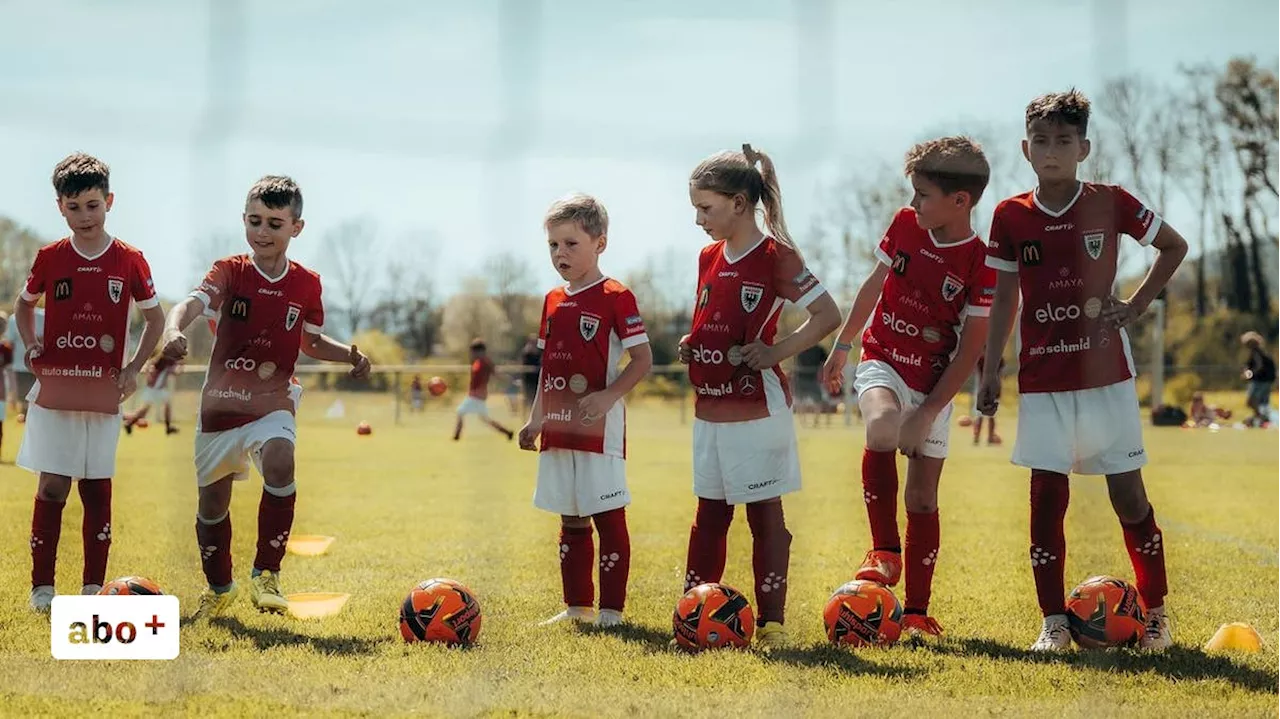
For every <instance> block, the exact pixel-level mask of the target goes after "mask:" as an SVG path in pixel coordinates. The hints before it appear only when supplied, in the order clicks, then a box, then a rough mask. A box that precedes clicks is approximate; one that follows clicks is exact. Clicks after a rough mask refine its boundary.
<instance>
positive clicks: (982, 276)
mask: <svg viewBox="0 0 1280 719" xmlns="http://www.w3.org/2000/svg"><path fill="white" fill-rule="evenodd" d="M968 287H969V295H968V297H966V298H965V304H964V313H965V314H966V315H968V316H970V317H986V316H988V315H990V314H991V301H992V300H993V299H995V296H996V271H995V269H994V268H992V267H988V266H986V264H978V265H977V266H976V267H974V272H973V275H972V276H971V277H970V278H969V284H968Z"/></svg>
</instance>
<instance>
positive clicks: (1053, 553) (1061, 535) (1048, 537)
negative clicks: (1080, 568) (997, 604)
mask: <svg viewBox="0 0 1280 719" xmlns="http://www.w3.org/2000/svg"><path fill="white" fill-rule="evenodd" d="M1070 498H1071V487H1070V484H1069V483H1068V481H1067V476H1066V475H1065V474H1058V473H1056V472H1046V471H1043V470H1038V469H1036V470H1032V471H1031V573H1032V575H1033V576H1034V577H1035V580H1036V598H1037V599H1038V600H1039V601H1040V611H1041V613H1043V614H1044V616H1046V617H1047V616H1049V615H1050V614H1065V613H1066V612H1067V608H1066V590H1065V588H1064V587H1063V570H1064V567H1065V565H1066V561H1067V536H1066V533H1065V531H1064V530H1063V528H1062V520H1063V519H1064V518H1065V517H1066V516H1067V503H1068V502H1069V501H1070Z"/></svg>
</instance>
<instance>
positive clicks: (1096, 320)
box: [978, 90, 1187, 651]
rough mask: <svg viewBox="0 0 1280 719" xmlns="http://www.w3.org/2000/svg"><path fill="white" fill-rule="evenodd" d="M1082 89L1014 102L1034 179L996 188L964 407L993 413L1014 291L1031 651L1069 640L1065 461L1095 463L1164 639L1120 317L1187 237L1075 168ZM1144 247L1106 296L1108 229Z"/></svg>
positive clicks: (1145, 639)
mask: <svg viewBox="0 0 1280 719" xmlns="http://www.w3.org/2000/svg"><path fill="white" fill-rule="evenodd" d="M1088 125H1089V101H1088V100H1087V99H1085V97H1084V95H1082V94H1081V93H1079V92H1078V91H1076V90H1070V91H1068V92H1061V93H1052V94H1048V95H1042V96H1040V97H1038V98H1036V99H1035V100H1032V101H1031V104H1029V105H1027V111H1026V138H1025V139H1024V140H1023V141H1022V154H1023V156H1024V157H1026V159H1027V161H1028V162H1029V163H1031V168H1032V169H1033V170H1034V171H1035V173H1036V177H1037V178H1038V180H1039V185H1038V186H1037V187H1036V189H1034V190H1032V191H1030V192H1024V193H1022V194H1020V195H1015V196H1014V197H1010V198H1008V199H1006V200H1004V201H1002V202H1001V203H1000V204H999V205H998V206H997V207H996V210H995V215H994V217H993V218H992V222H991V244H990V247H989V248H988V255H987V264H988V265H990V266H991V267H993V268H995V269H996V270H998V271H999V272H998V278H997V282H996V295H995V301H994V303H993V304H992V308H991V333H990V336H989V337H988V340H987V349H986V367H985V374H984V376H983V378H982V388H981V390H980V391H979V396H978V409H979V411H981V412H982V413H983V414H986V415H994V414H995V411H996V408H997V402H996V398H997V397H998V396H999V387H1000V378H999V377H998V376H997V373H996V368H997V367H999V363H1000V356H1001V355H1002V354H1003V353H1004V346H1005V342H1006V341H1007V340H1008V338H1009V332H1010V330H1011V329H1012V325H1013V318H1014V312H1015V311H1016V310H1017V308H1018V294H1019V290H1021V295H1022V305H1023V311H1022V321H1021V331H1022V335H1021V350H1020V354H1019V364H1020V366H1019V370H1018V389H1019V393H1020V394H1019V398H1018V436H1017V440H1016V441H1015V442H1014V447H1013V463H1014V464H1017V465H1020V466H1023V467H1027V468H1028V469H1030V470H1031V570H1032V574H1033V576H1034V577H1035V584H1036V595H1037V597H1038V598H1039V602H1040V611H1041V612H1042V613H1043V614H1044V625H1043V627H1042V628H1041V631H1040V636H1039V638H1038V639H1036V641H1035V643H1034V644H1033V645H1032V646H1031V649H1032V651H1055V650H1062V649H1066V648H1068V647H1069V646H1070V644H1071V637H1070V635H1069V634H1068V630H1067V616H1066V609H1065V604H1064V601H1063V594H1064V588H1063V565H1064V563H1065V561H1066V554H1067V544H1066V537H1065V535H1064V533H1063V527H1062V520H1063V517H1064V515H1065V514H1066V511H1067V500H1068V497H1069V496H1070V493H1069V487H1068V481H1067V475H1068V474H1069V473H1071V472H1076V473H1078V474H1094V475H1097V474H1103V475H1106V477H1107V490H1108V492H1109V493H1110V495H1111V506H1112V507H1113V508H1114V509H1115V512H1116V515H1117V516H1118V517H1119V518H1120V525H1121V527H1122V528H1123V529H1124V544H1125V548H1126V549H1127V550H1128V552H1129V559H1130V561H1131V562H1132V564H1133V571H1134V574H1135V575H1136V577H1137V586H1138V591H1139V593H1141V595H1142V598H1143V599H1144V600H1145V602H1146V604H1147V608H1148V610H1149V614H1148V617H1147V619H1148V622H1147V627H1146V631H1145V632H1144V634H1143V636H1142V638H1141V640H1140V645H1141V646H1142V647H1143V648H1144V649H1164V648H1166V647H1168V646H1170V645H1171V644H1172V642H1173V638H1172V635H1171V634H1170V630H1169V620H1168V618H1167V617H1166V615H1165V609H1164V597H1165V591H1166V586H1165V565H1164V547H1165V545H1167V542H1165V541H1164V535H1163V533H1162V532H1161V531H1160V527H1158V526H1157V525H1156V517H1155V511H1154V510H1153V509H1152V507H1151V503H1150V502H1149V501H1147V491H1146V487H1145V486H1144V485H1143V482H1142V471H1141V467H1142V466H1143V465H1145V464H1146V463H1147V454H1146V450H1145V448H1144V447H1143V443H1142V422H1141V420H1140V418H1139V416H1138V394H1137V390H1136V389H1135V387H1134V380H1133V377H1134V369H1133V357H1132V356H1131V355H1130V352H1129V337H1128V335H1127V334H1126V333H1125V329H1124V328H1125V326H1126V325H1128V324H1129V323H1131V322H1133V320H1134V319H1136V318H1137V317H1138V316H1140V315H1141V314H1142V313H1143V312H1144V311H1145V310H1146V309H1147V305H1149V304H1150V303H1151V300H1153V299H1154V298H1155V297H1156V295H1157V294H1158V293H1159V292H1160V290H1161V289H1163V288H1164V286H1165V284H1166V283H1167V282H1168V281H1169V277H1170V276H1172V275H1173V272H1174V270H1176V269H1177V268H1178V265H1179V264H1180V263H1181V262H1182V258H1183V257H1184V256H1185V255H1186V253H1187V243H1186V241H1185V240H1183V239H1182V236H1181V235H1179V234H1178V233H1177V232H1176V231H1174V229H1173V228H1172V227H1170V226H1169V225H1167V224H1165V223H1163V222H1162V221H1161V220H1160V217H1159V216H1157V215H1156V214H1155V212H1153V211H1152V210H1151V209H1149V208H1147V207H1145V206H1144V205H1143V204H1142V203H1141V202H1139V201H1138V200H1137V199H1135V198H1134V197H1133V195H1131V194H1129V193H1128V192H1126V191H1125V190H1124V189H1123V188H1121V187H1119V186H1116V185H1096V184H1093V183H1088V182H1080V181H1079V180H1077V179H1076V169H1077V166H1078V165H1079V164H1080V163H1081V162H1082V161H1084V159H1085V158H1086V157H1088V156H1089V140H1088V139H1087V134H1086V133H1087V130H1088ZM1122 234H1124V235H1129V236H1130V237H1133V238H1134V239H1136V240H1137V241H1138V242H1139V243H1140V244H1142V245H1144V246H1146V245H1151V246H1153V247H1155V248H1156V250H1157V254H1156V260H1155V264H1154V265H1152V267H1151V269H1150V271H1148V272H1147V276H1146V277H1145V278H1144V279H1143V281H1142V284H1141V285H1140V286H1139V287H1138V289H1137V290H1136V291H1135V292H1134V293H1133V295H1132V296H1130V297H1129V298H1128V299H1127V300H1121V299H1118V298H1116V297H1114V296H1112V294H1111V292H1112V288H1113V287H1114V282H1115V278H1116V259H1117V252H1118V250H1119V243H1120V235H1122Z"/></svg>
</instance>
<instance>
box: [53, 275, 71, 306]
mask: <svg viewBox="0 0 1280 719" xmlns="http://www.w3.org/2000/svg"><path fill="white" fill-rule="evenodd" d="M53 299H54V301H60V300H69V299H71V278H70V277H63V278H62V279H60V280H58V281H57V282H54V283H53Z"/></svg>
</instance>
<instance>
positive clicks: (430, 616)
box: [400, 578, 481, 646]
mask: <svg viewBox="0 0 1280 719" xmlns="http://www.w3.org/2000/svg"><path fill="white" fill-rule="evenodd" d="M480 622H481V616H480V603H479V602H477V601H476V598H475V597H474V596H472V594H471V590H470V589H467V588H466V587H464V586H462V585H461V584H459V583H458V582H455V581H453V580H452V579H444V578H438V579H428V580H427V581H425V582H422V583H421V584H419V585H418V586H416V587H414V588H413V590H412V591H411V592H409V596H407V597H405V599H404V602H403V603H402V604H401V605H400V636H401V637H403V638H404V640H405V641H406V642H408V643H410V644H412V643H414V642H439V643H442V644H447V645H449V646H466V645H469V644H471V643H473V642H475V640H476V637H478V636H480Z"/></svg>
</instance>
